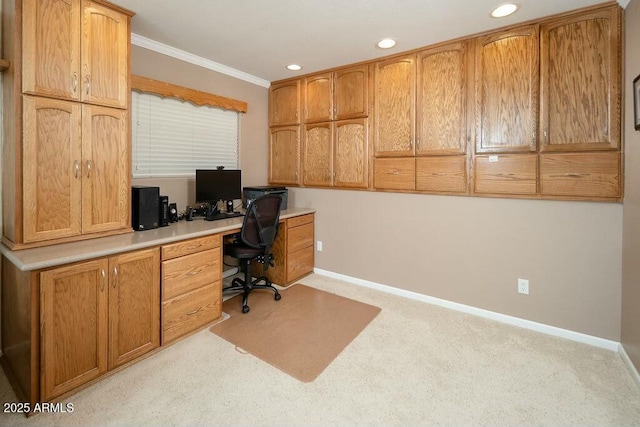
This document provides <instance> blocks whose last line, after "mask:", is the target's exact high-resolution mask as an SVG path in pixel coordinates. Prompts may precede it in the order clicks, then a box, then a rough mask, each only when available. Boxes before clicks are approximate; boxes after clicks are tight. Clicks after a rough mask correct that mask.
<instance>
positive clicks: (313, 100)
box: [304, 73, 333, 123]
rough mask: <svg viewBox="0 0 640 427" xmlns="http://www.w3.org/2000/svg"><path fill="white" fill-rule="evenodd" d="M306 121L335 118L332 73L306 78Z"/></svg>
mask: <svg viewBox="0 0 640 427" xmlns="http://www.w3.org/2000/svg"><path fill="white" fill-rule="evenodd" d="M304 88H305V119H304V121H305V123H317V122H328V121H330V120H331V119H332V118H333V75H332V74H331V73H325V74H320V75H317V76H313V77H308V78H306V79H305V80H304Z"/></svg>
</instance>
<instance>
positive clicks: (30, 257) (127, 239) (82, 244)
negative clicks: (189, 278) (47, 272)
mask: <svg viewBox="0 0 640 427" xmlns="http://www.w3.org/2000/svg"><path fill="white" fill-rule="evenodd" d="M314 212H315V210H314V209H308V208H289V209H286V210H283V211H282V212H281V213H280V219H286V218H291V217H294V216H300V215H306V214H310V213H314ZM243 219H244V217H235V218H229V219H220V220H217V221H205V220H204V219H202V218H197V219H194V220H193V221H179V222H176V223H172V224H170V225H169V226H167V227H160V228H155V229H152V230H146V231H134V232H131V233H126V234H118V235H116V236H109V237H100V238H96V239H88V240H81V241H78V242H71V243H62V244H57V245H52V246H44V247H41V248H33V249H23V250H19V251H12V250H11V249H9V248H8V247H6V246H5V245H3V244H0V253H2V255H3V256H5V257H6V258H7V259H8V260H9V261H11V263H12V264H14V265H15V266H16V267H18V268H19V269H20V270H21V271H31V270H40V269H43V268H49V267H55V266H58V265H62V264H69V263H72V262H78V261H85V260H88V259H92V258H99V257H103V256H109V255H114V254H118V253H122V252H128V251H133V250H136V249H144V248H149V247H152V246H158V245H164V244H166V243H171V242H177V241H180V240H186V239H191V238H194V237H202V236H207V235H209V234H217V233H224V232H226V231H230V230H236V229H239V228H240V227H241V226H242V221H243Z"/></svg>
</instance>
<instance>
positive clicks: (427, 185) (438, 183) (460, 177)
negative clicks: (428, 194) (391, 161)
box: [416, 156, 467, 193]
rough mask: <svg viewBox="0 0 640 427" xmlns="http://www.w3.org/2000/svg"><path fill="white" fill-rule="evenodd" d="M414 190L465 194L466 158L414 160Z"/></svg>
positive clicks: (424, 158)
mask: <svg viewBox="0 0 640 427" xmlns="http://www.w3.org/2000/svg"><path fill="white" fill-rule="evenodd" d="M416 190H420V191H432V192H434V193H465V192H466V191H467V158H466V156H440V157H421V158H418V159H416Z"/></svg>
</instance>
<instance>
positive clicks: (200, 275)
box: [162, 248, 222, 301]
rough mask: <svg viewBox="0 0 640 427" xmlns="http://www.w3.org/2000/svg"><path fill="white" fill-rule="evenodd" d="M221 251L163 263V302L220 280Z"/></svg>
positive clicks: (187, 256)
mask: <svg viewBox="0 0 640 427" xmlns="http://www.w3.org/2000/svg"><path fill="white" fill-rule="evenodd" d="M221 274H222V270H221V265H220V249H218V248H217V249H209V250H207V251H203V252H198V253H195V254H192V255H186V256H183V257H180V258H174V259H171V260H169V261H162V301H166V300H168V299H171V298H173V297H176V296H178V295H181V294H184V293H185V292H189V291H192V290H194V289H197V288H199V287H201V286H204V285H208V284H209V283H212V282H215V281H216V280H220V275H221Z"/></svg>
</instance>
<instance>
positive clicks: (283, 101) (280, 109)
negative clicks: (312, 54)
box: [269, 80, 300, 126]
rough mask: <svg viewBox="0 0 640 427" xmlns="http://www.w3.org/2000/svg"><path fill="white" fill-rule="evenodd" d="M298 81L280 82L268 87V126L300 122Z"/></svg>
mask: <svg viewBox="0 0 640 427" xmlns="http://www.w3.org/2000/svg"><path fill="white" fill-rule="evenodd" d="M299 112H300V81H299V80H295V81H292V82H286V83H280V84H277V85H273V86H271V88H270V89H269V126H283V125H297V124H299V123H300V117H299V116H300V114H299Z"/></svg>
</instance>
